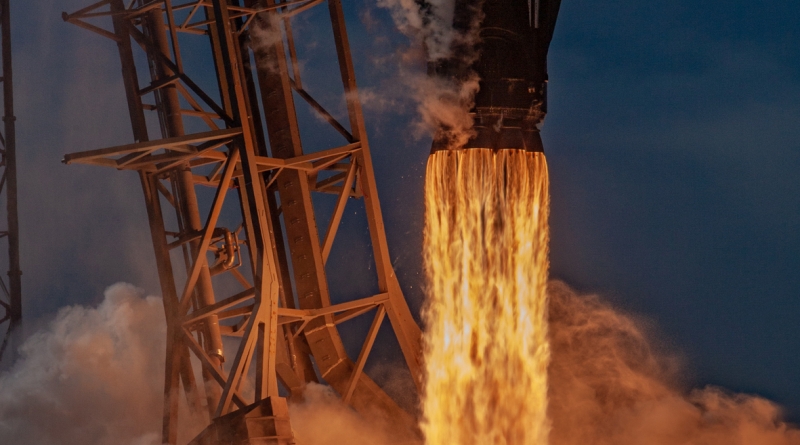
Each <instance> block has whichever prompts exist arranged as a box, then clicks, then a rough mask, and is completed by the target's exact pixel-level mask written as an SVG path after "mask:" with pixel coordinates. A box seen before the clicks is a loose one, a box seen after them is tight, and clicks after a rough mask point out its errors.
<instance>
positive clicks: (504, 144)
mask: <svg viewBox="0 0 800 445" xmlns="http://www.w3.org/2000/svg"><path fill="white" fill-rule="evenodd" d="M560 5H561V0H483V1H480V0H477V1H476V0H456V5H455V13H454V20H453V27H454V28H455V29H457V30H459V31H462V32H466V31H468V30H469V29H470V28H471V27H473V26H477V29H478V36H479V39H478V40H479V43H478V44H477V47H476V48H475V50H477V51H474V50H471V51H472V52H473V53H476V54H477V58H475V57H474V56H473V57H468V56H467V57H460V56H463V54H459V49H458V48H454V51H453V52H454V56H453V57H452V58H450V59H446V60H441V61H438V62H435V63H431V65H430V66H429V73H430V74H431V75H434V76H442V77H450V78H454V79H465V78H467V77H468V76H469V74H470V72H474V73H476V74H477V75H478V76H479V78H480V83H479V86H480V90H479V91H478V93H477V94H476V95H475V104H474V107H473V108H472V109H471V110H470V115H471V116H472V117H473V119H474V127H473V129H474V131H475V135H474V136H473V137H472V138H471V139H470V140H469V141H468V142H467V144H466V145H465V146H463V147H458V148H491V149H494V150H499V149H524V150H527V151H533V152H541V151H543V146H542V139H541V137H540V135H539V128H540V126H541V124H542V121H543V120H544V116H545V113H547V51H548V48H549V47H550V41H551V39H552V37H553V30H554V29H555V24H556V16H557V14H558V9H559V6H560ZM481 16H482V19H481ZM477 22H479V23H480V24H479V25H475V23H477ZM466 52H470V50H468V51H466ZM465 59H466V60H469V59H475V60H474V61H473V62H471V63H470V62H464V60H465ZM448 148H456V147H451V144H450V142H449V141H448V140H447V139H446V138H444V137H441V136H440V137H436V138H434V142H433V147H432V151H437V150H446V149H448Z"/></svg>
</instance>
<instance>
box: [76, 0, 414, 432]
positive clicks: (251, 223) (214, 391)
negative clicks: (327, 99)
mask: <svg viewBox="0 0 800 445" xmlns="http://www.w3.org/2000/svg"><path fill="white" fill-rule="evenodd" d="M325 4H327V10H328V14H327V15H326V17H327V16H328V15H329V18H330V22H329V23H330V29H331V30H332V33H331V35H329V37H328V38H329V39H330V40H329V41H328V42H327V43H330V44H331V47H332V48H333V50H332V51H334V52H335V54H332V55H334V56H335V57H332V58H331V59H333V60H335V61H336V62H335V64H334V65H335V66H331V67H330V70H329V71H328V72H329V73H338V75H337V77H340V80H341V88H342V91H343V96H342V97H341V100H342V102H343V103H344V104H346V118H347V121H346V122H345V123H341V122H339V121H338V120H337V119H336V118H335V117H334V116H333V114H332V113H330V112H328V111H327V110H326V109H325V108H324V107H323V105H321V103H320V101H318V100H317V99H315V98H314V97H312V95H311V94H309V92H308V91H306V90H305V89H304V88H303V82H302V80H301V78H300V69H299V62H298V58H297V50H296V47H295V36H293V34H292V20H293V18H294V17H296V16H298V15H301V14H304V13H306V11H308V10H310V9H312V8H319V7H321V5H325ZM63 17H64V20H66V21H68V22H70V23H73V24H75V25H78V26H81V27H83V28H86V29H89V30H91V31H93V32H96V33H97V34H100V35H102V36H104V37H107V38H109V39H111V40H112V41H113V42H115V43H116V45H117V49H118V50H119V57H120V63H121V66H122V74H123V83H124V86H125V93H126V97H127V101H128V110H129V112H130V119H131V125H132V128H133V136H134V142H133V143H131V144H129V145H124V146H117V147H111V148H105V149H99V150H92V151H85V152H81V153H74V154H69V155H67V156H66V157H65V159H64V161H65V162H66V163H83V164H93V165H101V166H107V167H112V168H116V169H119V170H133V171H136V172H137V173H138V175H139V178H140V181H141V185H142V188H143V191H144V196H145V202H146V206H147V214H148V220H149V225H150V230H151V235H152V242H153V247H154V251H155V260H156V261H155V262H156V265H157V268H158V273H159V278H160V282H161V290H162V295H163V298H164V306H165V314H166V320H167V331H168V338H167V351H166V354H167V362H166V370H165V386H164V388H165V389H164V396H165V400H164V422H163V442H164V443H169V444H175V443H176V441H177V434H178V425H179V422H180V421H181V420H180V419H179V415H178V412H179V402H180V398H181V397H182V394H183V396H185V399H186V401H187V403H188V406H189V407H190V409H193V410H194V412H195V413H204V415H205V416H206V419H207V420H208V423H209V424H210V425H209V427H208V428H207V429H206V430H205V432H204V433H203V434H201V435H200V436H198V437H197V438H196V439H195V440H194V441H193V443H197V444H217V443H237V444H238V443H256V442H257V443H274V444H288V443H292V442H293V439H292V433H291V429H290V428H289V419H288V411H287V409H286V402H285V400H284V399H283V398H282V397H281V395H282V394H284V395H288V396H289V397H290V398H291V397H298V398H299V397H302V393H303V390H304V387H305V385H306V383H308V382H317V381H325V382H326V383H328V384H329V385H330V386H331V387H332V388H333V389H334V390H335V391H337V392H338V393H339V394H340V395H341V397H342V399H343V400H344V401H345V402H346V403H349V404H351V405H352V406H353V407H354V408H355V409H356V410H359V411H373V412H374V411H379V412H382V413H383V414H384V415H386V416H388V418H391V419H393V420H394V421H395V422H396V424H397V425H400V426H401V428H400V429H401V430H403V431H405V433H404V434H407V435H409V434H410V435H411V436H413V434H414V433H413V431H414V428H415V427H414V425H415V420H414V418H413V416H411V415H410V414H408V413H406V412H405V411H403V410H402V409H400V408H399V407H398V405H397V404H396V403H395V402H394V401H393V400H392V399H391V398H390V397H389V396H388V395H387V394H386V393H384V392H383V391H382V390H381V388H380V387H379V386H378V385H377V384H376V383H375V382H373V381H372V380H371V379H370V378H369V377H368V376H367V375H366V374H365V373H364V372H363V370H364V365H365V363H366V361H367V358H368V356H369V354H370V351H371V350H372V347H373V344H374V342H375V338H376V335H377V333H378V330H379V328H380V326H381V324H382V322H383V320H384V318H386V317H387V316H388V318H389V320H390V322H391V327H392V328H393V332H394V334H395V337H396V338H397V341H398V343H399V345H400V348H401V350H402V353H403V356H404V358H405V362H406V363H407V365H408V368H409V370H410V371H411V374H412V376H413V377H414V379H415V383H416V384H417V387H418V388H419V385H420V376H421V359H422V358H421V352H420V337H421V334H420V330H419V327H418V326H417V325H416V323H415V322H414V320H413V318H412V316H411V312H410V310H409V308H408V305H407V303H406V301H405V298H404V296H403V294H402V291H401V289H400V286H399V284H398V282H397V278H396V276H395V273H394V271H393V269H392V265H391V262H390V257H389V251H388V246H387V242H386V237H385V234H384V224H383V218H382V216H381V211H380V205H379V201H378V193H377V188H376V184H375V176H374V173H373V168H372V158H371V155H370V149H369V143H368V140H367V136H366V130H365V124H364V118H363V113H362V110H361V104H360V102H359V98H358V91H357V88H356V82H355V72H354V68H353V60H352V58H351V54H350V49H349V43H348V36H347V31H346V28H345V19H344V13H343V10H342V4H341V0H327V1H324V0H284V1H281V2H276V1H275V0H242V1H240V0H227V1H226V0H186V1H185V2H182V3H180V4H173V2H172V0H149V1H148V0H131V1H123V0H102V1H99V2H97V3H95V4H93V5H90V6H88V7H86V8H83V9H81V10H80V11H77V12H75V13H72V14H67V13H64V15H63ZM325 20H327V18H326V19H325ZM254 35H256V36H257V35H261V36H264V35H267V36H273V37H270V38H266V39H261V40H260V42H261V43H260V44H259V45H255V44H253V42H254ZM179 36H180V37H179ZM192 39H194V40H192ZM187 48H191V50H189V49H187ZM201 51H202V52H203V53H204V54H206V55H207V56H208V60H210V62H209V63H208V64H206V65H204V66H203V67H202V69H198V68H197V66H196V64H192V63H189V62H187V60H188V58H187V57H191V56H193V55H197V54H199V52H201ZM185 62H186V63H185ZM190 67H191V68H190ZM192 69H194V70H195V71H192ZM209 73H213V76H214V78H215V85H214V87H213V89H212V90H209V89H205V88H203V87H201V86H200V85H201V84H203V82H202V80H201V79H203V78H208V77H209ZM140 76H141V77H146V79H141V78H140ZM296 100H297V101H299V104H296V103H295V101H296ZM300 106H303V107H310V108H309V109H310V110H311V111H312V112H314V113H316V114H317V116H319V117H321V119H322V121H324V122H326V123H325V124H324V125H326V126H329V127H328V128H330V129H332V130H333V131H330V132H329V133H331V134H334V135H336V136H335V137H333V138H329V139H330V140H327V141H326V142H324V143H320V142H318V141H316V142H312V143H309V142H307V141H304V140H302V138H301V127H302V126H303V125H306V123H304V122H302V121H301V120H298V117H297V113H296V107H300ZM148 121H149V122H150V123H151V126H150V127H148ZM156 121H157V122H158V125H157V130H155V131H153V128H155V127H156V125H155V124H154V122H156ZM200 127H203V128H200ZM154 133H158V134H157V135H156V134H154ZM209 188H210V190H211V191H212V192H213V193H212V194H213V197H210V198H209V199H203V196H204V195H203V193H204V192H205V194H206V195H209V193H208V191H209ZM203 189H204V190H203ZM317 194H333V195H334V196H335V205H333V210H332V211H330V209H329V210H328V211H327V213H326V214H323V213H325V212H323V211H322V210H320V208H318V206H315V203H314V201H313V200H312V196H315V195H317ZM354 199H360V200H363V203H364V208H365V210H366V219H367V223H368V227H369V239H370V245H371V247H370V248H371V254H372V256H373V258H374V268H371V270H373V271H375V275H376V276H375V277H374V278H375V279H376V282H377V288H376V289H375V290H374V292H372V293H370V294H368V295H364V296H363V298H356V299H352V300H350V301H344V302H338V303H334V302H332V301H331V293H332V292H331V289H330V283H329V280H328V277H327V276H326V268H325V265H326V263H327V262H328V260H329V254H330V252H331V247H332V246H333V243H334V240H335V239H336V234H337V231H338V229H339V226H340V224H341V223H342V220H343V215H344V211H345V207H346V206H347V204H348V201H351V200H354ZM225 209H228V210H227V211H226V210H225ZM230 209H234V210H235V213H237V214H238V215H239V216H238V218H239V220H240V222H238V223H234V224H233V225H231V224H230V223H228V225H224V223H223V222H221V221H225V220H226V218H225V217H223V216H224V215H229V214H230V213H231V212H230ZM226 212H227V213H226ZM318 221H327V225H326V227H323V229H324V231H319V230H318V226H317V222H318ZM340 242H343V241H340ZM353 248H355V247H353ZM352 267H353V268H355V266H352ZM226 277H227V278H226ZM223 279H228V280H229V281H228V283H230V282H235V283H238V284H237V285H238V286H239V288H238V289H235V290H232V287H231V286H223V285H221V284H220V283H221V282H222V280H223ZM368 313H372V314H374V315H373V319H372V323H371V326H370V328H369V330H368V333H367V336H366V338H365V339H364V341H363V344H362V347H361V352H360V353H359V355H358V357H357V358H356V360H355V361H353V360H352V359H351V358H350V357H348V355H347V353H346V352H345V348H344V343H343V341H342V339H341V337H340V335H339V327H338V326H339V325H340V324H341V323H343V322H346V321H348V320H351V319H353V318H354V317H357V316H360V315H363V314H368ZM223 337H229V338H231V339H234V340H236V339H238V341H239V343H238V346H237V347H236V348H235V350H234V351H233V352H232V353H229V354H227V353H226V352H225V351H224V350H223V342H222V338H223ZM190 354H191V355H194V357H195V358H196V359H197V360H199V362H200V363H201V366H202V370H201V371H202V372H197V373H196V372H195V371H197V370H195V369H193V359H192V358H191V355H190ZM224 362H227V363H229V364H230V365H226V366H223V363H224ZM228 369H229V371H226V370H228ZM251 370H254V371H255V372H254V373H253V372H252V371H251ZM248 372H250V374H251V375H253V374H254V375H255V377H254V379H255V382H254V391H253V393H254V396H253V397H246V396H245V395H244V391H243V385H242V382H243V381H244V380H246V379H247V376H248ZM196 375H197V376H200V378H201V379H202V380H203V382H197V381H196V379H197V377H196ZM279 388H282V390H281V389H279ZM253 425H256V426H253ZM256 430H259V431H256ZM411 436H409V437H411ZM398 437H399V436H398ZM257 438H258V439H257Z"/></svg>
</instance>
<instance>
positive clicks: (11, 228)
mask: <svg viewBox="0 0 800 445" xmlns="http://www.w3.org/2000/svg"><path fill="white" fill-rule="evenodd" d="M9 3H10V0H0V14H2V17H0V27H2V32H1V33H2V39H3V43H2V57H3V122H4V130H5V131H4V133H5V135H4V136H5V147H4V148H5V154H4V159H3V161H4V163H5V179H6V206H7V207H6V211H7V215H6V216H7V221H8V229H7V232H8V233H7V237H8V280H9V283H8V284H9V285H8V294H9V295H8V299H9V301H8V318H9V325H8V331H7V333H6V339H7V340H8V341H11V351H12V355H13V351H14V350H15V345H14V344H13V339H12V336H13V335H14V334H15V331H17V330H18V329H19V326H20V324H21V323H22V271H21V270H20V265H19V219H18V215H17V138H16V129H15V121H16V119H17V118H16V117H15V116H14V83H13V79H12V64H11V9H10V4H9ZM4 346H6V344H5V342H4ZM2 355H3V349H0V358H2Z"/></svg>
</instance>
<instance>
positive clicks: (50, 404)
mask: <svg viewBox="0 0 800 445" xmlns="http://www.w3.org/2000/svg"><path fill="white" fill-rule="evenodd" d="M165 339H166V329H165V324H164V310H163V307H162V304H161V300H160V299H159V298H156V297H147V298H142V296H141V294H140V291H139V290H137V289H136V288H134V287H133V286H131V285H126V284H117V285H114V286H111V287H110V288H108V290H106V294H105V300H104V301H103V302H102V303H101V304H100V305H99V306H98V307H97V308H86V307H82V306H72V307H67V308H64V309H62V310H61V311H60V312H59V313H58V315H57V316H56V318H55V320H53V321H52V322H51V323H50V325H49V326H48V327H47V329H45V330H42V331H40V332H38V333H36V334H34V335H33V336H31V337H30V338H28V340H27V341H26V342H25V343H24V344H23V345H22V347H21V348H20V358H19V359H18V360H17V362H16V363H15V364H14V366H13V367H12V368H11V369H10V370H9V371H8V372H7V373H6V374H4V375H2V376H0V437H2V438H3V441H4V443H18V444H41V445H50V444H69V445H71V444H76V445H77V444H94V445H117V444H119V445H151V444H160V443H161V437H160V434H159V432H160V427H159V425H160V423H161V406H162V393H163V382H164V378H163V375H164V342H165Z"/></svg>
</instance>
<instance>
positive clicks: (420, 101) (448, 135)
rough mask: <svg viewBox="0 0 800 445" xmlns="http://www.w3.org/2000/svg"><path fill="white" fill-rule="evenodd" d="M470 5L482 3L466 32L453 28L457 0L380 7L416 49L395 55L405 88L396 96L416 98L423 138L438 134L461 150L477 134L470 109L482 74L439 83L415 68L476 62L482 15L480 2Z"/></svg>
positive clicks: (395, 0) (383, 2)
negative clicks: (447, 61) (445, 62)
mask: <svg viewBox="0 0 800 445" xmlns="http://www.w3.org/2000/svg"><path fill="white" fill-rule="evenodd" d="M470 3H476V5H473V14H472V15H471V17H472V19H471V23H470V25H469V26H468V27H467V29H466V30H457V29H454V27H453V18H454V12H455V1H454V0H427V1H417V0H378V2H377V5H378V6H379V7H382V8H385V9H387V10H388V11H389V12H390V14H391V16H392V19H393V21H394V23H395V26H396V27H397V29H398V30H399V31H400V32H401V33H403V34H404V35H406V36H407V37H408V38H409V39H410V47H409V48H401V49H399V50H398V51H397V53H396V54H395V56H396V57H395V58H396V60H397V61H399V67H398V72H397V78H398V79H399V80H400V83H399V84H400V85H402V88H400V89H396V90H395V91H397V93H398V94H401V95H403V96H409V95H410V96H411V98H412V99H413V100H414V102H415V103H416V105H417V111H418V114H419V120H417V121H416V122H415V123H414V127H415V136H417V137H421V136H427V135H431V134H436V135H437V136H438V137H443V138H445V139H447V140H449V141H450V143H451V144H452V145H453V146H459V145H463V144H465V143H466V142H467V140H468V139H469V138H470V137H471V136H472V135H473V132H472V124H473V121H472V118H471V117H470V115H469V110H470V109H471V108H472V106H473V104H474V98H475V94H476V93H477V92H478V81H479V79H478V76H477V74H475V73H474V72H472V73H467V74H465V75H464V76H463V78H460V79H450V78H442V77H438V78H435V77H430V76H428V75H427V74H425V73H423V72H421V71H420V70H419V69H418V68H417V67H415V66H414V65H416V64H419V63H421V62H422V63H425V64H436V63H439V62H442V61H444V60H447V59H450V58H457V59H459V60H461V61H463V62H464V63H465V64H469V63H471V62H473V61H474V60H475V58H476V57H477V56H478V53H477V50H476V44H477V42H478V32H477V31H478V25H479V24H480V20H481V19H482V16H481V14H480V8H479V7H477V4H479V3H480V2H470ZM420 48H422V49H423V51H424V56H423V55H421V52H420ZM415 68H416V69H415ZM392 80H395V79H392ZM384 91H386V89H384ZM390 91H391V89H390ZM409 93H410V94H409ZM390 94H391V92H390Z"/></svg>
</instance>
